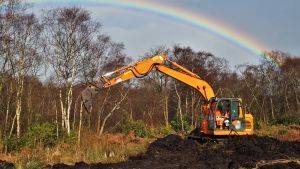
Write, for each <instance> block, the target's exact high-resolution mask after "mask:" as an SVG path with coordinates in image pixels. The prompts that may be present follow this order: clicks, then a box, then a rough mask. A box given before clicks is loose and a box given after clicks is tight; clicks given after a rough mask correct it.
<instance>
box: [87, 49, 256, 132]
mask: <svg viewBox="0 0 300 169" xmlns="http://www.w3.org/2000/svg"><path fill="white" fill-rule="evenodd" d="M151 71H158V72H161V73H163V74H166V75H168V76H170V77H172V78H174V79H177V80H179V81H181V82H183V83H184V84H186V85H188V86H190V87H192V88H194V89H195V90H196V91H198V92H199V94H200V95H201V96H202V97H203V99H204V100H205V104H204V105H202V110H201V114H200V116H201V123H200V125H199V126H198V127H197V128H196V129H195V130H194V131H197V133H194V134H193V136H191V137H200V136H201V137H202V136H228V135H252V134H253V116H252V115H251V114H250V113H249V112H247V110H246V108H245V107H243V106H242V99H240V98H217V97H216V96H215V93H214V90H213V89H212V87H211V86H210V85H209V83H208V82H206V81H205V80H203V79H202V78H201V77H199V76H198V75H197V74H195V73H193V72H191V71H189V70H188V69H186V68H184V67H183V66H180V65H179V64H178V63H176V62H173V61H171V60H170V59H169V58H168V56H167V55H165V54H162V55H157V56H154V57H151V58H147V59H144V60H141V61H139V62H136V63H135V64H133V65H129V66H125V67H122V68H120V69H117V70H115V71H113V72H109V73H106V74H104V75H102V76H100V77H99V78H97V79H96V81H95V82H94V83H93V85H91V87H93V86H94V87H98V88H99V87H100V88H109V87H111V86H114V85H116V84H118V83H121V82H124V81H126V80H129V79H132V78H140V77H144V76H147V75H148V74H149V73H150V72H151Z"/></svg>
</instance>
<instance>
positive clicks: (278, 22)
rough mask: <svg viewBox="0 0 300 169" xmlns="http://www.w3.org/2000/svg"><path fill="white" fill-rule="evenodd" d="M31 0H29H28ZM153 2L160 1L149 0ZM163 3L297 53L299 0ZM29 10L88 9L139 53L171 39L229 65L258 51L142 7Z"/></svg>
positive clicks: (36, 5)
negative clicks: (213, 55)
mask: <svg viewBox="0 0 300 169" xmlns="http://www.w3.org/2000/svg"><path fill="white" fill-rule="evenodd" d="M28 1H29V2H30V0H28ZM154 1H156V2H158V3H160V2H161V1H159V0H154ZM163 4H164V5H168V4H169V5H170V6H176V7H179V8H184V9H187V10H190V11H193V12H194V13H199V15H200V14H203V15H205V16H207V17H209V18H212V19H213V20H216V21H220V22H222V23H225V24H226V25H228V26H229V27H231V28H233V29H234V30H237V31H241V32H243V33H244V34H246V35H247V36H249V37H251V38H253V39H255V40H256V41H258V42H260V43H262V44H265V46H266V47H267V50H273V49H277V50H281V51H284V52H288V53H290V54H292V55H297V56H300V10H299V9H300V0H242V1H241V0H164V1H163ZM32 5H33V11H34V12H38V11H40V10H41V9H48V8H52V7H62V6H74V5H76V6H80V7H83V8H85V9H87V10H90V11H91V13H92V16H93V18H94V19H97V20H99V21H100V22H101V23H102V24H103V31H104V32H105V33H107V34H109V35H110V36H111V37H112V39H113V40H115V41H117V42H123V43H124V44H125V48H126V54H128V55H130V56H133V57H135V56H141V55H143V54H144V53H145V52H147V51H149V50H150V49H151V48H154V47H157V46H160V45H166V46H168V47H171V46H173V45H174V44H181V45H182V46H190V47H192V48H193V49H194V50H195V51H199V50H204V51H208V52H211V53H213V54H215V55H216V56H219V57H224V58H226V59H227V60H228V61H229V63H230V65H231V66H234V65H237V64H244V63H258V62H259V56H255V55H254V54H253V53H251V52H249V51H247V50H245V49H242V48H240V47H239V46H236V45H234V44H232V43H231V42H229V41H227V40H225V39H223V38H221V37H220V36H216V35H214V34H212V33H211V32H209V31H207V30H205V29H201V28H199V27H196V26H194V25H191V24H188V23H184V22H180V21H178V20H175V19H172V18H170V17H164V16H160V15H158V14H155V13H151V12H145V11H135V10H128V9H125V8H120V7H117V6H108V5H103V4H101V3H99V4H97V3H96V4H95V3H93V4H92V5H91V3H89V0H86V1H70V0H69V1H61V2H58V1H50V0H49V1H47V0H46V1H43V2H39V3H32Z"/></svg>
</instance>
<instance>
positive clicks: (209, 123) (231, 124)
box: [201, 98, 253, 136]
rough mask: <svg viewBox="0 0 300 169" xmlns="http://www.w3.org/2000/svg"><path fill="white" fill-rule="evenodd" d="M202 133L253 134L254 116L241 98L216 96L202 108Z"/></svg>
mask: <svg viewBox="0 0 300 169" xmlns="http://www.w3.org/2000/svg"><path fill="white" fill-rule="evenodd" d="M201 133H202V134H204V135H215V136H225V135H251V134H253V116H252V115H251V114H250V113H248V112H247V111H246V109H245V108H244V107H243V106H242V100H241V99H240V98H214V99H212V100H211V101H210V102H209V103H208V104H207V105H204V106H203V108H202V121H201Z"/></svg>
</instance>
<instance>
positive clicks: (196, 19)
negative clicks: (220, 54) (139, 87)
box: [29, 0, 276, 62]
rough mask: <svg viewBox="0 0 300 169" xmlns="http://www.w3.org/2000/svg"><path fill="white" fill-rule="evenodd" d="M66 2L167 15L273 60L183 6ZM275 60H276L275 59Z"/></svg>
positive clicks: (136, 0)
mask: <svg viewBox="0 0 300 169" xmlns="http://www.w3.org/2000/svg"><path fill="white" fill-rule="evenodd" d="M29 2H30V3H43V2H51V3H53V2H54V3H60V2H64V1H59V0H29ZM65 2H68V3H75V4H93V5H94V4H102V5H110V6H114V7H117V8H125V9H131V10H137V11H143V12H148V13H154V14H157V15H160V16H162V17H169V18H172V19H174V20H177V21H178V22H184V23H188V24H191V25H194V26H196V27H200V28H202V29H205V30H207V31H209V32H210V33H212V34H214V35H216V36H218V37H221V38H222V39H225V40H226V41H228V42H230V43H232V44H234V45H236V46H238V47H240V48H242V49H244V50H246V51H248V52H250V53H252V54H254V55H255V56H261V57H265V58H267V59H270V60H272V61H275V60H274V59H273V58H271V57H270V56H268V55H265V54H264V53H263V51H265V50H266V49H267V48H266V46H265V45H263V44H261V43H259V42H257V41H255V40H254V39H253V38H250V37H248V36H247V35H245V34H243V33H241V31H236V30H233V29H230V28H228V26H226V25H225V24H224V23H221V22H219V21H218V22H216V21H213V20H212V19H209V18H208V17H204V16H202V15H199V13H193V12H191V11H188V10H186V9H183V8H178V7H174V6H170V5H169V4H168V6H167V5H165V4H163V3H161V2H160V3H155V2H149V1H145V0H71V1H65ZM275 62H276V61H275Z"/></svg>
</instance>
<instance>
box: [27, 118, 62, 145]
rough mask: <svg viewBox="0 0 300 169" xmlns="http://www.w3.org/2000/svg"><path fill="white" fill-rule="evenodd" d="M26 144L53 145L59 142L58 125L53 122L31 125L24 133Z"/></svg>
mask: <svg viewBox="0 0 300 169" xmlns="http://www.w3.org/2000/svg"><path fill="white" fill-rule="evenodd" d="M24 139H25V140H26V145H28V146H30V147H35V146H37V145H38V144H41V145H43V146H45V147H52V146H54V145H55V143H56V142H57V136H56V126H55V124H51V123H43V124H34V125H31V126H30V127H29V129H28V131H27V132H26V134H25V135H24Z"/></svg>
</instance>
